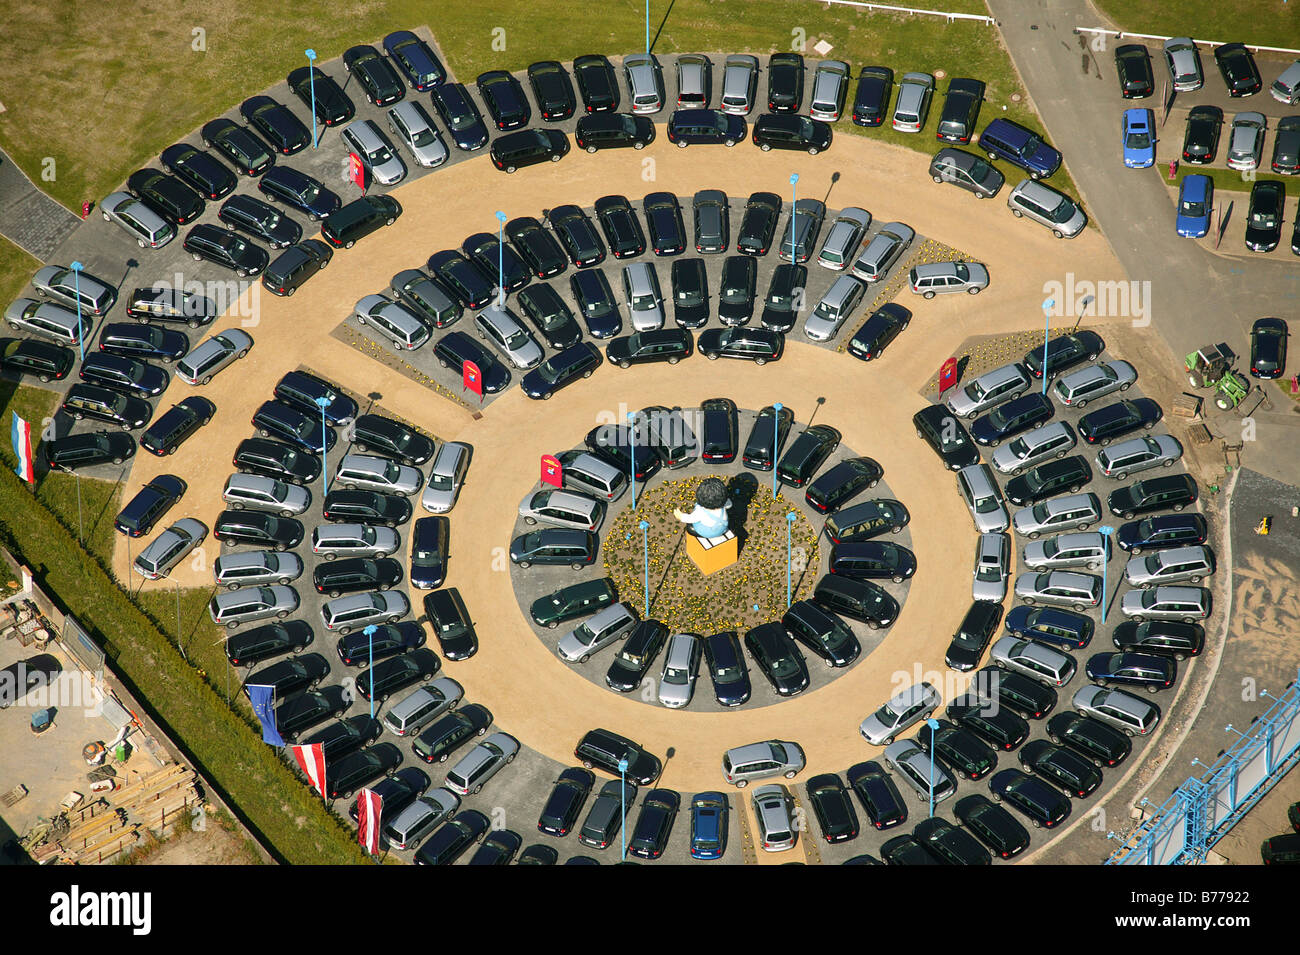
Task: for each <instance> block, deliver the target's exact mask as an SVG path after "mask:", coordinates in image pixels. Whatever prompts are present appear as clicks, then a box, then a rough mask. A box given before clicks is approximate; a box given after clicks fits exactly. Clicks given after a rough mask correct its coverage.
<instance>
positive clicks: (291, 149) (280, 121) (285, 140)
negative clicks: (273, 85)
mask: <svg viewBox="0 0 1300 955" xmlns="http://www.w3.org/2000/svg"><path fill="white" fill-rule="evenodd" d="M239 114H240V115H241V116H243V117H244V122H245V123H246V124H248V125H250V126H252V127H253V128H254V129H256V130H257V131H258V132H259V133H260V134H261V135H262V138H263V139H265V140H266V141H267V142H268V143H270V144H271V145H272V146H273V147H275V148H276V149H277V150H279V151H280V153H281V155H284V156H292V155H293V154H294V153H296V152H300V151H302V150H303V149H306V148H307V146H308V145H310V143H311V131H310V130H309V129H307V127H306V126H304V125H303V123H302V120H300V119H299V118H298V117H297V116H295V115H294V114H293V113H291V112H290V111H289V110H288V108H287V107H285V106H284V105H282V104H280V103H277V102H276V101H275V100H273V99H271V97H269V96H250V97H249V98H248V99H246V100H244V102H243V103H242V104H240V107H239Z"/></svg>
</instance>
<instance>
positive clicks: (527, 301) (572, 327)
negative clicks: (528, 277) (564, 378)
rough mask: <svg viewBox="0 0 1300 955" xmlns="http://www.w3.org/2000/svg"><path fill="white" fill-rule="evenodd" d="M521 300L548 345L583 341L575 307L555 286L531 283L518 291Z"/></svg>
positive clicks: (563, 346)
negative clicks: (574, 315)
mask: <svg viewBox="0 0 1300 955" xmlns="http://www.w3.org/2000/svg"><path fill="white" fill-rule="evenodd" d="M556 251H559V250H558V249H557V250H556ZM518 301H519V306H520V307H521V308H522V309H523V312H524V314H525V315H526V316H528V320H529V321H531V322H532V323H533V326H534V327H535V328H536V329H537V331H538V332H539V333H541V336H542V338H543V339H544V340H545V342H546V344H547V345H548V346H549V347H551V348H554V349H557V350H561V351H562V350H564V349H566V348H572V347H573V346H574V345H577V344H578V343H579V342H581V341H582V329H581V328H580V327H578V323H577V321H575V320H574V318H573V310H572V309H571V308H569V306H568V305H567V304H565V301H564V299H562V298H560V294H559V293H558V292H557V291H555V288H554V286H551V285H547V284H545V283H543V284H541V285H533V286H530V287H528V288H526V289H524V290H523V291H522V292H520V293H519V299H518Z"/></svg>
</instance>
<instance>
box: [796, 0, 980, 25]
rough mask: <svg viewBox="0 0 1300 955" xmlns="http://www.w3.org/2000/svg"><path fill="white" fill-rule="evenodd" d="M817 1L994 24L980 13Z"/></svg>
mask: <svg viewBox="0 0 1300 955" xmlns="http://www.w3.org/2000/svg"><path fill="white" fill-rule="evenodd" d="M818 2H819V3H825V4H832V3H834V4H839V5H840V6H844V7H863V8H865V9H867V10H869V11H873V12H874V11H876V10H884V11H888V12H889V13H906V14H907V15H908V16H915V15H916V14H921V15H922V16H930V17H944V18H946V19H947V21H948V22H949V23H952V22H953V21H955V20H974V21H976V22H977V23H987V24H988V25H989V26H993V25H994V22H995V21H994V19H993V18H992V17H987V16H984V15H983V14H980V13H954V12H951V11H949V10H924V9H921V8H919V7H896V6H892V5H890V4H888V3H867V2H864V0H818Z"/></svg>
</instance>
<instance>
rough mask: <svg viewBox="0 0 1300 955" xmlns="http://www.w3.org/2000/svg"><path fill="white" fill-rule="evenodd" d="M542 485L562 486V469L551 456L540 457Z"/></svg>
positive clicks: (558, 462)
mask: <svg viewBox="0 0 1300 955" xmlns="http://www.w3.org/2000/svg"><path fill="white" fill-rule="evenodd" d="M542 483H543V484H549V485H551V486H552V487H563V486H564V467H563V465H561V464H560V459H559V458H557V457H556V456H555V455H553V454H543V455H542Z"/></svg>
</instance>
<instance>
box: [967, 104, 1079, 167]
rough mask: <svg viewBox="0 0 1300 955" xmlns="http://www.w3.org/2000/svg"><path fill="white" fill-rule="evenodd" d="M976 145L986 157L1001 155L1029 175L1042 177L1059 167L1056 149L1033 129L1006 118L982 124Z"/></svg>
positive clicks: (1058, 156)
mask: <svg viewBox="0 0 1300 955" xmlns="http://www.w3.org/2000/svg"><path fill="white" fill-rule="evenodd" d="M979 146H980V149H983V150H984V151H985V152H986V153H988V155H989V158H990V159H1005V160H1006V161H1007V162H1009V163H1011V164H1012V165H1013V166H1019V167H1020V168H1021V169H1023V170H1025V172H1027V173H1029V178H1031V179H1044V178H1046V177H1048V176H1050V175H1051V174H1052V173H1054V172H1056V170H1058V169H1060V168H1061V154H1060V153H1059V152H1057V151H1056V150H1055V149H1053V148H1052V147H1051V146H1049V145H1047V143H1045V142H1044V141H1043V138H1042V137H1041V136H1039V135H1038V134H1037V133H1035V132H1034V131H1032V130H1029V129H1026V128H1025V127H1024V126H1021V125H1020V124H1019V123H1013V122H1012V121H1011V120H1009V119H1002V118H1001V117H999V118H998V119H995V120H993V122H991V123H989V124H988V126H986V127H984V132H982V133H980V138H979Z"/></svg>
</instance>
